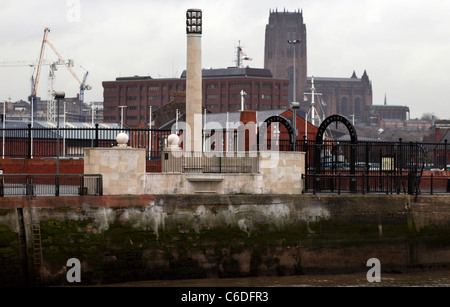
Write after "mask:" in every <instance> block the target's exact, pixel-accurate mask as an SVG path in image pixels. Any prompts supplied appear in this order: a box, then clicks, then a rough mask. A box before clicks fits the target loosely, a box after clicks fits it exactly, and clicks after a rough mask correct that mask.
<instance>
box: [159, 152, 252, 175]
mask: <svg viewBox="0 0 450 307" xmlns="http://www.w3.org/2000/svg"><path fill="white" fill-rule="evenodd" d="M164 155H165V156H164V158H163V160H162V168H163V172H166V173H259V159H258V154H257V153H255V152H174V153H172V152H165V153H164Z"/></svg>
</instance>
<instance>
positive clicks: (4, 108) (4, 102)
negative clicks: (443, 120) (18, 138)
mask: <svg viewBox="0 0 450 307" xmlns="http://www.w3.org/2000/svg"><path fill="white" fill-rule="evenodd" d="M5 121H6V100H3V133H2V134H3V159H5V133H6V131H5Z"/></svg>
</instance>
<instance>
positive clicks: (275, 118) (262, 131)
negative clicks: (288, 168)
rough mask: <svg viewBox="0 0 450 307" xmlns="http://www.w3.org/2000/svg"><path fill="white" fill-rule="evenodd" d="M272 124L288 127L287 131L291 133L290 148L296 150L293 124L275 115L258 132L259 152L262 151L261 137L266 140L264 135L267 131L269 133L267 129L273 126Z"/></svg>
mask: <svg viewBox="0 0 450 307" xmlns="http://www.w3.org/2000/svg"><path fill="white" fill-rule="evenodd" d="M272 123H280V124H282V125H283V126H284V127H286V129H287V131H288V133H289V144H290V147H291V149H292V148H294V129H293V128H292V126H291V123H290V122H289V121H288V120H287V119H286V118H284V117H283V116H279V115H273V116H270V117H268V118H267V119H266V120H265V121H264V123H263V124H262V125H261V127H260V128H259V130H258V136H257V142H258V150H260V148H259V141H260V137H263V138H264V135H265V134H266V131H267V127H269V126H270V124H272Z"/></svg>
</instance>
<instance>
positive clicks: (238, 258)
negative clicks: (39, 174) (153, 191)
mask: <svg viewBox="0 0 450 307" xmlns="http://www.w3.org/2000/svg"><path fill="white" fill-rule="evenodd" d="M38 206H39V220H40V230H41V244H42V249H43V267H42V270H41V274H40V276H41V278H40V280H41V282H42V283H43V284H46V285H64V284H68V281H67V279H66V272H67V270H68V269H70V267H66V265H67V260H68V259H70V258H77V259H79V260H80V263H81V284H106V283H117V282H125V281H137V280H152V279H182V278H225V277H244V276H245V277H247V276H264V275H293V274H312V273H327V274H334V273H350V272H367V270H368V268H367V267H366V262H367V260H368V259H369V258H378V259H379V260H380V263H381V270H382V272H405V271H408V270H416V269H420V270H423V269H428V268H434V267H439V268H443V267H444V268H445V267H447V268H448V267H449V266H450V195H424V196H419V198H418V202H414V196H409V195H261V196H258V195H178V196H174V195H158V196H151V195H142V196H102V197H99V196H80V197H39V199H38ZM20 238H22V239H24V238H26V241H24V240H20ZM24 242H26V244H25V243H24ZM22 243H23V244H22ZM32 247H33V244H32V240H31V231H30V210H29V202H28V198H26V197H16V198H1V199H0V285H26V284H29V283H33V281H34V280H35V278H36V275H35V274H34V271H33V267H32V265H31V263H32V255H33V248H32ZM24 255H25V256H26V257H24Z"/></svg>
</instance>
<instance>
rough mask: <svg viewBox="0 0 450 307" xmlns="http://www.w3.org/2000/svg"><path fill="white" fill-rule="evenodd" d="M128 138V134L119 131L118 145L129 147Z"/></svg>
mask: <svg viewBox="0 0 450 307" xmlns="http://www.w3.org/2000/svg"><path fill="white" fill-rule="evenodd" d="M128 140H129V137H128V134H126V133H123V132H121V133H119V134H118V135H117V136H116V141H117V147H127V143H128Z"/></svg>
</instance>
